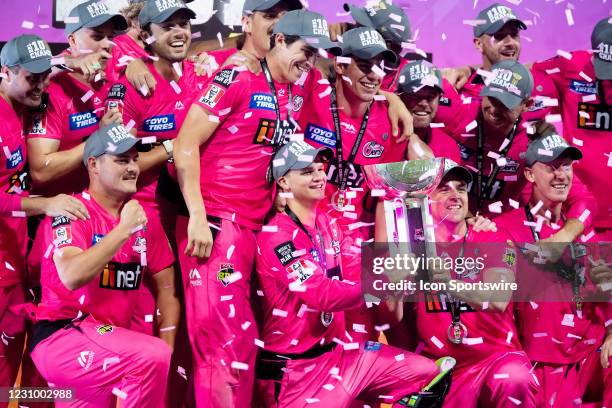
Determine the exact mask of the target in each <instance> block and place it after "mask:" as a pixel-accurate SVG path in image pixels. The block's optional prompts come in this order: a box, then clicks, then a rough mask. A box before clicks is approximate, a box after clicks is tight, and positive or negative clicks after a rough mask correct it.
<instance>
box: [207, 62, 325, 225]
mask: <svg viewBox="0 0 612 408" xmlns="http://www.w3.org/2000/svg"><path fill="white" fill-rule="evenodd" d="M317 75H318V73H317V72H316V71H314V72H313V71H311V72H310V73H309V74H308V79H307V80H306V82H305V84H304V85H295V84H281V83H279V82H276V81H274V86H275V89H276V94H277V98H278V103H279V108H280V117H281V120H282V122H283V123H282V124H281V128H282V130H281V131H282V134H283V135H290V134H292V133H293V132H294V131H295V126H294V124H293V123H292V122H291V121H288V120H287V117H288V115H287V113H288V112H291V118H292V120H298V117H299V116H300V112H301V110H302V104H303V103H304V98H305V95H306V94H308V93H310V92H311V90H312V83H313V78H316V77H317ZM319 75H320V74H319ZM289 88H290V89H291V92H289V91H288V90H289ZM290 93H291V97H292V100H291V101H289V94H290ZM195 104H197V105H199V106H200V107H202V108H203V109H204V110H206V111H207V112H208V115H209V118H211V120H215V121H217V120H218V122H219V126H218V127H217V130H216V131H215V133H214V134H213V135H212V137H211V138H210V140H209V141H208V142H207V143H205V144H204V145H202V146H201V148H200V163H201V169H200V172H201V177H200V183H201V188H202V195H203V198H204V204H205V206H206V212H207V213H208V214H210V215H213V216H217V217H220V218H224V219H228V220H232V221H235V222H237V223H238V224H240V225H242V226H245V227H247V228H251V229H259V228H261V225H262V224H263V219H264V216H265V215H266V213H267V212H268V211H269V210H270V208H271V207H272V203H273V200H274V185H273V184H272V183H268V182H267V181H266V173H267V171H268V167H269V166H270V163H271V160H272V154H273V150H272V145H271V140H272V138H273V135H274V130H275V128H276V113H275V109H274V101H273V98H272V94H271V91H270V87H269V86H268V83H267V81H266V78H265V76H264V75H263V74H260V75H255V74H252V73H250V72H248V71H238V70H237V69H235V68H232V67H226V68H224V69H221V70H219V71H218V72H217V73H216V75H215V76H214V78H213V80H212V81H211V82H210V83H209V84H208V85H207V86H206V87H205V89H204V92H203V93H202V94H201V96H200V97H199V99H197V100H196V101H195Z"/></svg>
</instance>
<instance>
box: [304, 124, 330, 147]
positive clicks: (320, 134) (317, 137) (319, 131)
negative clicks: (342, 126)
mask: <svg viewBox="0 0 612 408" xmlns="http://www.w3.org/2000/svg"><path fill="white" fill-rule="evenodd" d="M304 137H305V138H306V139H308V140H311V141H313V142H316V143H319V144H322V145H324V146H327V147H334V148H335V147H336V132H334V131H332V130H329V129H325V128H324V127H320V126H317V125H313V124H312V123H309V124H308V125H307V126H306V130H305V131H304Z"/></svg>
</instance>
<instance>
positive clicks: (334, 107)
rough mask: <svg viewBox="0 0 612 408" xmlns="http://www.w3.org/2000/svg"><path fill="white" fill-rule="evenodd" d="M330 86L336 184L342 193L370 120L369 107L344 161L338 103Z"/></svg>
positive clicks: (332, 86) (334, 89)
mask: <svg viewBox="0 0 612 408" xmlns="http://www.w3.org/2000/svg"><path fill="white" fill-rule="evenodd" d="M330 86H331V95H330V98H331V112H332V117H333V119H334V130H335V131H336V156H337V158H338V184H339V190H340V191H341V193H342V192H344V191H345V190H346V185H347V183H348V176H349V164H352V163H353V161H354V160H355V156H357V151H358V150H359V145H361V141H362V140H363V136H364V135H365V131H366V128H367V127H368V119H369V118H370V106H369V105H368V109H367V110H366V112H365V114H364V115H363V118H362V119H361V126H360V127H359V133H357V138H356V139H355V143H354V144H353V147H352V148H351V153H350V154H349V157H348V158H347V159H346V160H344V155H343V154H342V134H341V133H342V130H341V127H340V115H339V114H338V102H337V99H336V87H335V86H334V85H333V84H332V85H330Z"/></svg>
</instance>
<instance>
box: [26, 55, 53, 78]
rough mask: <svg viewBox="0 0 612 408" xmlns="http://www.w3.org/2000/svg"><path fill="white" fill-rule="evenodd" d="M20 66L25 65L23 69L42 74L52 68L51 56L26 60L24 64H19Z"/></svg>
mask: <svg viewBox="0 0 612 408" xmlns="http://www.w3.org/2000/svg"><path fill="white" fill-rule="evenodd" d="M19 66H21V67H23V69H25V70H26V71H28V72H31V73H32V74H42V73H43V72H46V71H48V70H50V69H51V57H49V58H40V59H37V60H34V61H30V62H25V63H23V64H19Z"/></svg>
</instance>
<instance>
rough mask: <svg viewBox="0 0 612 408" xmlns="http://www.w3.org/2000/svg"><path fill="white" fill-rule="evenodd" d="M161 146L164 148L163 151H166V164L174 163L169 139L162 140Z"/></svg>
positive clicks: (171, 144)
mask: <svg viewBox="0 0 612 408" xmlns="http://www.w3.org/2000/svg"><path fill="white" fill-rule="evenodd" d="M162 146H164V150H166V154H167V155H168V163H174V154H173V151H174V150H173V149H174V147H173V146H174V145H173V143H172V140H170V139H168V140H164V141H163V142H162Z"/></svg>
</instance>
